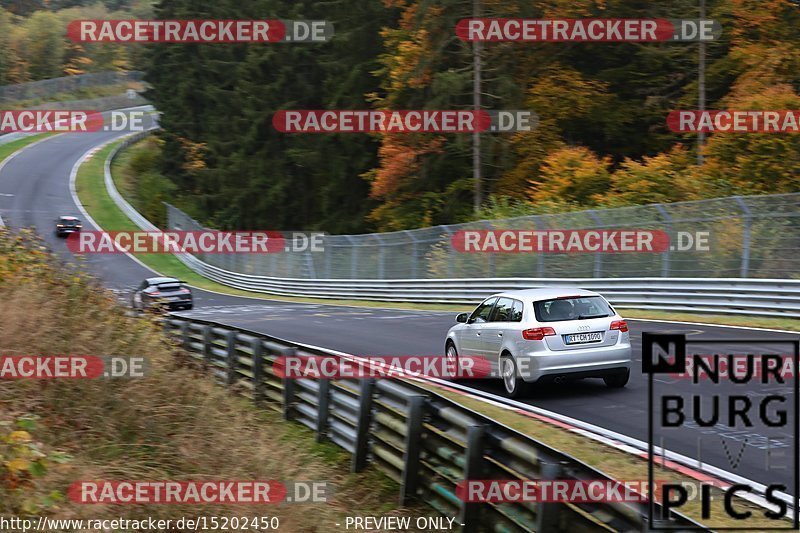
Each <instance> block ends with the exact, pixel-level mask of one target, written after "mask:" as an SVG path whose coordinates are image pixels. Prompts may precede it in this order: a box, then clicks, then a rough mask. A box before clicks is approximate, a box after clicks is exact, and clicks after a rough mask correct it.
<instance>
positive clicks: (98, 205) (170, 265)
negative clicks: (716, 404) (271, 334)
mask: <svg viewBox="0 0 800 533" xmlns="http://www.w3.org/2000/svg"><path fill="white" fill-rule="evenodd" d="M111 149H112V147H111V146H109V147H107V148H105V149H104V150H102V151H101V152H100V153H98V154H97V155H96V156H95V157H94V158H92V160H90V161H89V162H87V163H86V164H85V165H83V167H81V169H80V171H79V173H78V194H79V196H80V198H81V201H82V202H83V204H84V206H85V207H86V209H87V210H88V211H89V213H90V214H91V215H92V217H93V218H94V219H95V220H96V221H97V223H98V224H100V226H101V227H102V228H103V229H105V230H109V231H113V230H136V229H138V228H137V227H136V225H135V224H133V222H131V221H130V219H128V218H127V217H126V216H125V214H124V213H123V212H122V211H120V210H119V209H118V208H117V206H116V205H115V204H114V202H113V201H112V200H111V198H110V197H109V196H108V194H107V193H106V189H105V184H104V183H103V177H104V176H103V163H104V161H105V160H106V157H108V154H109V152H110V151H111ZM135 149H136V145H133V146H132V147H129V148H127V150H135ZM126 159H127V158H123V159H122V161H123V162H124V161H125V160H126ZM121 164H122V163H120V162H119V160H118V161H115V162H114V165H112V175H115V174H119V170H120V166H121ZM115 182H116V179H115ZM120 185H123V186H121V187H120ZM118 188H119V190H120V191H121V192H122V193H123V194H124V192H125V190H126V189H129V186H128V185H124V184H118ZM136 257H137V258H138V259H139V260H141V261H142V262H143V263H144V264H146V265H147V266H149V267H150V268H152V269H153V270H156V271H158V272H160V273H162V274H164V275H166V276H173V277H176V278H179V279H182V280H184V281H186V282H187V283H189V284H191V285H192V286H194V287H197V288H200V289H206V290H210V291H216V292H221V293H225V294H230V295H234V296H246V297H249V298H258V299H263V300H281V301H289V302H299V303H316V304H328V305H346V306H356V307H380V308H389V309H418V310H430V311H452V312H454V313H458V312H461V311H468V310H470V309H472V306H470V305H458V304H419V303H408V302H379V301H369V300H329V299H324V298H298V297H290V296H281V295H274V294H263V293H254V292H250V291H243V290H239V289H234V288H232V287H228V286H226V285H221V284H219V283H215V282H213V281H210V280H208V279H206V278H204V277H202V276H199V275H197V274H195V273H194V272H193V271H191V270H190V269H189V268H187V267H186V266H185V265H184V264H183V263H181V262H180V261H179V260H178V259H177V258H176V257H175V256H172V255H163V254H139V255H137V256H136ZM622 313H623V315H624V316H626V317H629V318H649V319H654V320H679V321H685V322H700V323H709V324H720V325H731V326H744V327H759V328H771V329H786V330H792V331H800V321H797V320H792V319H782V318H767V317H750V316H725V315H706V314H700V313H671V312H665V311H645V310H635V309H624V310H623V311H622Z"/></svg>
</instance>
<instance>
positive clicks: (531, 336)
mask: <svg viewBox="0 0 800 533" xmlns="http://www.w3.org/2000/svg"><path fill="white" fill-rule="evenodd" d="M555 334H556V330H554V329H553V328H532V329H525V330H523V331H522V338H523V339H525V340H527V341H540V340H542V339H544V338H545V337H547V336H549V335H555Z"/></svg>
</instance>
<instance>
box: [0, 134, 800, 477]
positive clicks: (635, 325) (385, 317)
mask: <svg viewBox="0 0 800 533" xmlns="http://www.w3.org/2000/svg"><path fill="white" fill-rule="evenodd" d="M120 135H122V134H120V133H108V132H99V133H72V134H64V135H59V136H55V137H52V138H50V139H47V140H45V141H43V142H40V143H37V144H36V145H32V146H30V147H29V148H27V149H25V150H23V151H22V152H20V153H19V154H18V155H17V156H16V157H14V158H13V159H12V160H10V161H9V162H8V164H6V165H5V167H3V169H2V171H0V216H2V218H3V219H4V220H5V222H6V224H7V225H8V226H10V227H16V228H19V227H34V228H36V229H37V230H38V231H39V233H40V234H41V235H42V236H43V237H44V238H45V240H46V241H47V243H48V244H49V245H50V247H51V248H52V249H53V250H54V251H55V252H56V253H57V254H58V255H59V256H60V257H62V258H63V259H64V260H65V261H74V258H73V257H72V255H71V254H70V253H69V252H68V251H67V250H66V246H65V242H64V240H61V239H57V238H56V237H55V236H54V235H53V233H52V229H53V224H54V219H55V218H56V217H57V216H59V215H67V214H69V215H77V216H80V211H79V209H78V207H77V206H76V205H75V204H74V202H73V199H72V195H71V194H70V190H69V176H70V171H71V169H72V168H73V166H74V165H75V163H76V162H77V161H78V160H79V159H80V158H81V156H82V155H83V154H84V153H86V152H87V151H89V150H91V149H92V148H93V147H96V146H98V145H100V144H102V143H104V142H106V141H108V140H110V139H113V138H114V137H116V136H120ZM85 227H87V229H93V228H91V224H88V223H87V224H86V225H85ZM85 265H86V267H87V268H88V269H89V270H90V271H91V272H92V273H94V274H95V275H96V276H98V277H99V278H100V279H101V280H102V281H103V283H104V284H105V285H106V286H108V287H109V288H111V289H114V290H116V291H120V292H124V291H127V290H129V289H130V288H131V287H132V286H134V285H135V284H137V283H138V282H139V281H141V280H142V279H143V278H145V277H148V276H150V275H152V273H151V271H149V270H148V269H146V268H144V267H143V266H141V265H140V264H138V263H137V262H135V261H133V260H132V259H130V258H129V257H127V256H125V255H104V256H98V255H96V256H90V257H88V258H87V259H86V262H85ZM195 302H196V305H195V310H194V311H192V312H187V313H181V314H182V315H186V316H195V317H199V318H205V319H209V320H216V321H219V322H224V323H226V324H230V325H234V326H241V327H246V328H248V329H252V330H255V331H259V332H263V333H265V334H268V335H273V336H275V337H280V338H283V339H288V340H292V341H295V342H300V343H306V344H312V345H316V346H322V347H326V348H330V349H334V350H339V351H343V352H348V353H352V354H356V355H412V354H441V353H443V340H444V336H445V333H446V331H447V329H448V328H449V327H450V326H451V325H452V324H453V323H454V320H453V319H454V314H453V313H443V312H429V311H406V310H397V309H379V308H357V307H343V306H335V305H323V304H303V303H292V302H281V301H274V300H262V299H255V298H246V297H238V296H227V295H221V294H216V293H211V292H207V291H202V290H195ZM630 324H631V333H632V335H631V336H632V341H633V344H634V354H635V357H636V358H637V360H640V359H641V333H642V332H643V331H661V332H688V333H689V334H690V335H691V339H693V340H703V339H718V340H719V339H731V340H741V339H745V340H749V341H751V342H750V344H748V345H745V346H742V345H738V346H736V347H733V345H730V346H724V347H723V348H718V350H731V351H736V352H737V353H741V352H742V351H744V350H746V349H754V350H761V349H763V348H764V344H761V343H759V341H762V340H767V339H769V340H781V339H783V340H786V339H797V335H794V334H787V333H777V332H766V331H757V330H742V329H732V328H725V327H715V326H705V325H698V326H694V325H692V326H686V325H676V324H671V323H658V322H640V321H636V320H631V321H630ZM785 350H786V349H785V348H784V349H783V351H785ZM723 353H724V352H723ZM640 369H641V366H640V363H638V362H637V364H636V365H635V367H634V372H633V376H632V379H631V382H630V384H629V385H628V387H626V388H625V389H622V390H610V389H607V388H605V386H604V385H603V383H602V381H600V380H585V381H582V382H577V383H570V384H567V385H560V386H550V387H544V388H541V389H540V390H537V391H536V392H534V393H533V394H532V396H531V397H530V398H528V399H526V400H525V402H526V403H529V404H531V405H536V406H538V407H541V408H544V409H548V410H551V411H554V412H557V413H560V414H563V415H566V416H569V417H572V418H576V419H579V420H583V421H585V422H588V423H591V424H594V425H597V426H600V427H604V428H607V429H610V430H613V431H615V432H618V433H621V434H624V435H628V436H630V437H634V438H637V439H640V440H646V439H647V420H648V416H647V382H646V380H645V377H644V376H643V375H642V373H641V371H640ZM659 385H663V386H664V387H681V385H682V383H681V382H668V381H667V382H662V383H660V384H659ZM475 386H476V387H479V388H481V389H482V390H486V391H490V392H495V393H498V394H499V393H500V392H501V387H500V385H499V383H494V382H481V383H476V384H475ZM662 390H663V389H662ZM770 391H771V389H770V387H767V386H765V387H762V388H755V389H753V390H751V391H749V392H748V394H750V395H751V396H752V397H754V398H755V397H759V396H763V395H764V394H766V393H769V392H770ZM773 392H774V391H773ZM761 430H762V428H761V427H759V426H756V427H754V428H753V429H752V431H750V437H744V438H743V437H742V436H741V435H739V434H730V435H724V434H722V435H708V434H706V433H703V431H701V430H700V429H699V428H682V429H680V430H675V431H674V432H673V433H671V434H670V437H669V438H667V439H666V440H665V441H664V445H665V446H666V447H667V448H669V449H671V450H673V451H675V452H678V453H681V454H684V455H687V456H691V457H695V456H696V453H697V446H698V444H697V443H698V438H701V437H702V438H703V441H702V442H703V443H704V444H703V446H704V448H703V452H702V460H703V461H704V462H706V463H709V464H712V465H714V466H716V467H718V468H721V469H723V470H727V471H731V472H734V473H735V474H738V475H740V476H744V477H746V478H750V479H753V480H755V481H758V482H761V483H765V484H768V483H773V482H776V481H782V482H784V483H785V484H786V486H787V487H789V490H788V492H791V491H792V489H791V488H792V487H793V485H794V484H793V482H792V481H791V470H774V471H773V470H766V469H765V467H764V464H765V454H766V453H767V452H766V451H765V450H764V449H763V446H760V445H759V444H758V442H759V440H758V437H757V435H759V434H760V432H761ZM771 435H774V433H771ZM789 437H791V435H789ZM707 439H712V442H711V444H709V445H707V444H706V443H707V442H709V441H708V440H707ZM714 439H715V440H714ZM723 441H724V445H723V444H722V443H723ZM794 445H795V446H796V443H795V444H794ZM740 448H742V450H743V451H742V455H741V461H740V462H739V463H738V464H736V465H734V464H733V462H732V460H731V454H732V452H731V451H730V450H736V453H739V452H738V450H739V449H740Z"/></svg>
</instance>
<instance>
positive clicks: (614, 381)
mask: <svg viewBox="0 0 800 533" xmlns="http://www.w3.org/2000/svg"><path fill="white" fill-rule="evenodd" d="M630 377H631V371H630V370H626V371H625V372H620V373H618V374H612V375H610V376H606V377H604V378H603V381H605V382H606V387H608V388H610V389H621V388H622V387H624V386H625V385H627V384H628V379H629V378H630Z"/></svg>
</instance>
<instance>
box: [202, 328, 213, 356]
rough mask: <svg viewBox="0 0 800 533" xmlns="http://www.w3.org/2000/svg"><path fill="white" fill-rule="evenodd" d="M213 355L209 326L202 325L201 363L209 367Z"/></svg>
mask: <svg viewBox="0 0 800 533" xmlns="http://www.w3.org/2000/svg"><path fill="white" fill-rule="evenodd" d="M213 355H214V354H213V353H212V352H211V326H209V325H208V324H204V325H203V361H204V362H205V363H206V364H207V365H210V364H211V363H212V357H213Z"/></svg>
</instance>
